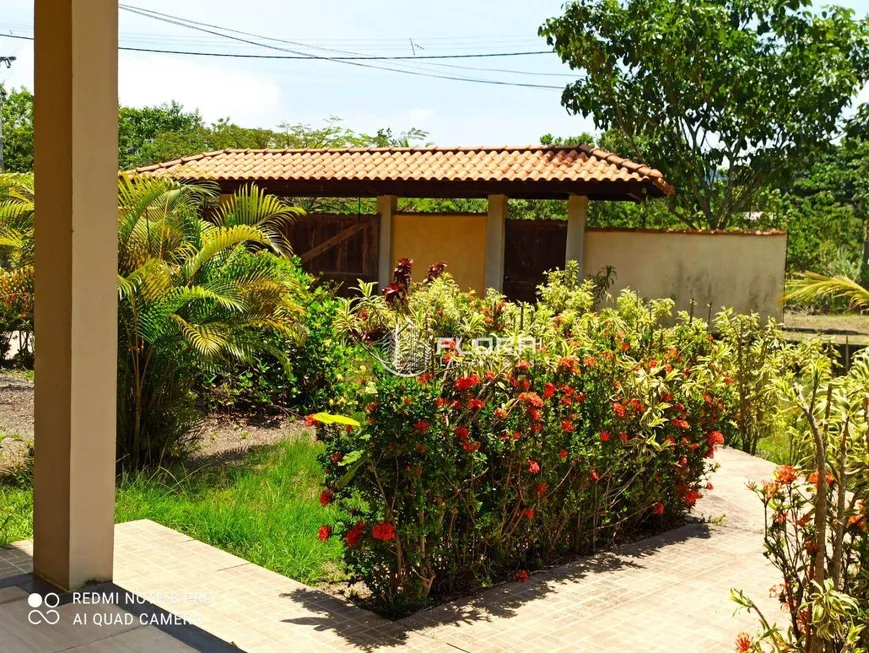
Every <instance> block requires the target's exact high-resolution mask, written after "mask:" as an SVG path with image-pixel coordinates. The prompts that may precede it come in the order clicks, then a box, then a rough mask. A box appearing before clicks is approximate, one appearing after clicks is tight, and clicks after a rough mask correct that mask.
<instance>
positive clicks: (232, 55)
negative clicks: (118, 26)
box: [0, 34, 552, 74]
mask: <svg viewBox="0 0 869 653" xmlns="http://www.w3.org/2000/svg"><path fill="white" fill-rule="evenodd" d="M0 38H6V39H20V40H24V41H32V40H33V37H32V36H23V35H20V34H0ZM261 47H269V46H261ZM118 50H126V51H129V52H151V53H155V54H187V55H190V56H195V57H230V58H235V59H278V60H280V59H295V60H311V59H315V60H316V59H329V60H333V61H393V60H401V59H480V58H488V57H525V56H529V55H538V54H552V52H551V51H549V50H537V51H533V52H477V53H470V54H439V55H419V56H416V57H412V56H409V55H408V56H385V55H384V56H366V55H360V56H353V57H322V56H319V55H316V54H293V55H280V54H245V53H239V52H199V51H191V50H166V49H162V48H135V47H130V46H118ZM499 72H501V71H499ZM535 74H536V73H535ZM540 74H543V73H540Z"/></svg>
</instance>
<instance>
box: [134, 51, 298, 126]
mask: <svg viewBox="0 0 869 653" xmlns="http://www.w3.org/2000/svg"><path fill="white" fill-rule="evenodd" d="M118 95H119V98H120V102H121V104H124V105H128V106H135V107H143V106H151V105H155V104H161V103H163V102H169V101H170V100H175V101H177V102H179V103H181V104H183V105H184V107H185V108H186V109H188V110H193V109H199V111H200V112H201V113H202V115H203V117H204V118H205V119H206V120H207V121H214V120H217V119H218V118H227V117H228V118H231V119H232V121H233V122H235V123H237V124H240V125H245V126H249V127H274V126H276V124H277V123H278V122H280V120H281V116H282V115H283V93H282V92H281V88H280V86H279V85H278V84H277V83H276V82H275V80H274V79H273V78H272V77H271V76H265V75H262V74H259V73H255V72H251V71H249V70H244V69H240V68H237V67H233V66H232V64H229V63H223V62H220V63H211V62H209V63H203V62H200V61H193V60H190V59H183V58H180V57H172V56H168V55H157V54H155V55H145V56H143V55H139V54H128V53H121V55H120V61H119V64H118Z"/></svg>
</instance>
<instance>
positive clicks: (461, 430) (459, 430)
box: [455, 426, 468, 442]
mask: <svg viewBox="0 0 869 653" xmlns="http://www.w3.org/2000/svg"><path fill="white" fill-rule="evenodd" d="M455 434H456V437H457V438H458V439H459V440H461V441H462V442H467V441H468V429H467V428H466V427H464V426H457V427H456V428H455Z"/></svg>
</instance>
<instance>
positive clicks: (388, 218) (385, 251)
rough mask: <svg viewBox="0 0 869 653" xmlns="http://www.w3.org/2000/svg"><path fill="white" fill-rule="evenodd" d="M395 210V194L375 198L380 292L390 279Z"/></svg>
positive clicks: (396, 202)
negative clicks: (378, 240) (378, 217)
mask: <svg viewBox="0 0 869 653" xmlns="http://www.w3.org/2000/svg"><path fill="white" fill-rule="evenodd" d="M397 210H398V198H397V197H396V196H395V195H381V196H380V197H378V198H377V213H378V214H379V215H380V243H379V245H378V264H377V281H378V286H377V289H378V290H379V291H380V292H383V289H384V288H386V286H388V285H389V284H390V282H391V281H392V216H393V215H395V212H396V211H397Z"/></svg>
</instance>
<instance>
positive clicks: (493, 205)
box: [485, 195, 507, 292]
mask: <svg viewBox="0 0 869 653" xmlns="http://www.w3.org/2000/svg"><path fill="white" fill-rule="evenodd" d="M506 221H507V196H506V195H489V213H488V215H487V216H486V275H485V279H486V288H494V289H495V290H497V291H498V292H501V291H502V290H503V289H504V229H505V225H506Z"/></svg>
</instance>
